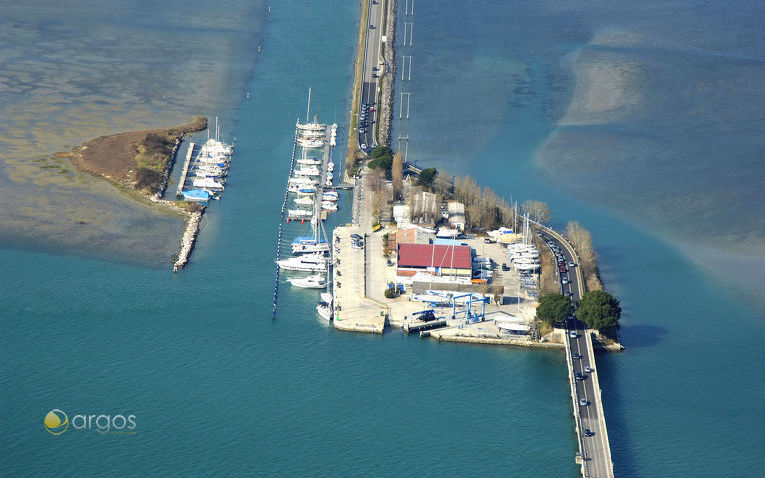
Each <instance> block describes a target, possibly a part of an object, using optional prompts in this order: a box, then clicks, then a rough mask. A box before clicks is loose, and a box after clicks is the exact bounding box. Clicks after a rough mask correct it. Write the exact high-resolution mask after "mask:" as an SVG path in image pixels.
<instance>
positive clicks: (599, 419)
mask: <svg viewBox="0 0 765 478" xmlns="http://www.w3.org/2000/svg"><path fill="white" fill-rule="evenodd" d="M534 226H535V227H536V229H537V230H538V231H540V232H541V233H542V234H543V237H544V238H545V240H546V241H549V242H553V243H554V244H556V245H557V246H558V248H559V249H560V251H561V252H562V253H563V256H564V257H565V260H566V263H568V264H571V263H574V264H576V266H575V267H568V268H567V271H566V272H565V273H560V274H559V279H562V278H563V276H565V277H566V279H568V281H567V284H563V281H561V280H559V283H560V284H561V292H562V293H564V294H567V293H569V292H570V293H571V299H572V300H573V301H574V302H577V301H579V299H581V297H582V295H583V294H584V286H583V284H584V277H583V275H582V270H581V267H579V264H581V262H580V261H579V256H578V255H577V253H576V251H575V250H574V248H573V247H572V246H571V244H569V242H568V241H567V240H566V239H565V238H564V237H563V236H562V235H560V234H559V233H558V232H556V231H554V230H553V229H550V228H548V227H546V226H544V225H543V224H540V223H537V222H534ZM564 332H565V338H564V343H565V346H566V365H567V366H568V378H569V384H570V386H571V402H572V404H573V407H574V421H575V423H576V427H575V428H576V435H577V441H578V444H579V453H577V457H576V461H577V463H579V464H581V466H582V470H581V471H582V476H583V477H585V478H609V477H613V476H614V465H613V462H612V460H611V445H610V444H609V441H608V430H607V429H606V418H605V416H604V413H603V401H602V399H601V393H600V382H599V381H598V368H597V366H596V365H595V352H594V349H593V346H592V334H593V331H592V330H591V329H588V328H587V325H586V324H585V323H584V322H582V321H579V320H577V319H576V318H575V317H572V318H570V319H568V320H567V321H566V327H565V331H564Z"/></svg>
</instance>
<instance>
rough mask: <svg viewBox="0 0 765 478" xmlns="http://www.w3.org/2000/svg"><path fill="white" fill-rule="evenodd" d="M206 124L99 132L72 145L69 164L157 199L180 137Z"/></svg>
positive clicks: (203, 120)
mask: <svg viewBox="0 0 765 478" xmlns="http://www.w3.org/2000/svg"><path fill="white" fill-rule="evenodd" d="M206 128H207V118H204V117H196V118H194V121H192V122H191V123H188V124H185V125H182V126H176V127H173V128H166V129H151V130H142V131H129V132H125V133H117V134H112V135H107V136H101V137H98V138H95V139H92V140H90V141H87V142H86V143H84V144H82V145H81V146H78V147H77V148H75V149H74V150H73V151H72V153H71V159H72V164H74V165H75V166H76V167H77V168H79V169H81V170H83V171H86V172H88V173H90V174H93V175H95V176H100V177H103V178H105V179H107V180H109V181H110V182H112V183H113V184H116V185H117V186H120V187H121V188H125V189H128V190H135V191H140V192H142V193H144V194H145V195H147V196H149V197H154V198H156V199H159V197H160V196H161V195H162V193H163V192H164V187H165V186H166V183H167V176H168V174H169V171H170V168H171V167H172V162H173V160H174V157H175V152H176V149H177V147H178V144H180V141H181V138H183V136H184V135H185V134H186V133H192V132H196V131H202V130H204V129H206Z"/></svg>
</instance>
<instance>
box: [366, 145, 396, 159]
mask: <svg viewBox="0 0 765 478" xmlns="http://www.w3.org/2000/svg"><path fill="white" fill-rule="evenodd" d="M369 156H371V157H372V159H377V158H381V157H383V156H390V157H393V150H392V149H390V148H389V147H388V146H378V147H376V148H375V149H373V150H372V151H370V153H369Z"/></svg>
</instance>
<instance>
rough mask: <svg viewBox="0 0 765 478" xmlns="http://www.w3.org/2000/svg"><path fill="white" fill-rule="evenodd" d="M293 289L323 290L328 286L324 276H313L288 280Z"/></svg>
mask: <svg viewBox="0 0 765 478" xmlns="http://www.w3.org/2000/svg"><path fill="white" fill-rule="evenodd" d="M287 281H289V283H290V284H292V286H293V287H298V288H300V289H321V288H323V287H324V286H326V285H327V281H326V280H325V279H324V276H323V275H322V274H312V275H310V276H308V277H294V278H290V279H287Z"/></svg>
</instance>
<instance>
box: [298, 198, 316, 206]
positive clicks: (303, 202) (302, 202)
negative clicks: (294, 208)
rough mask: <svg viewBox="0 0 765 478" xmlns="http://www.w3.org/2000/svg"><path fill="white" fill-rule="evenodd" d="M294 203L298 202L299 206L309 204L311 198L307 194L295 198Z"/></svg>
mask: <svg viewBox="0 0 765 478" xmlns="http://www.w3.org/2000/svg"><path fill="white" fill-rule="evenodd" d="M295 204H299V205H301V206H310V205H312V204H313V199H311V198H309V197H307V196H303V197H299V198H295Z"/></svg>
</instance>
